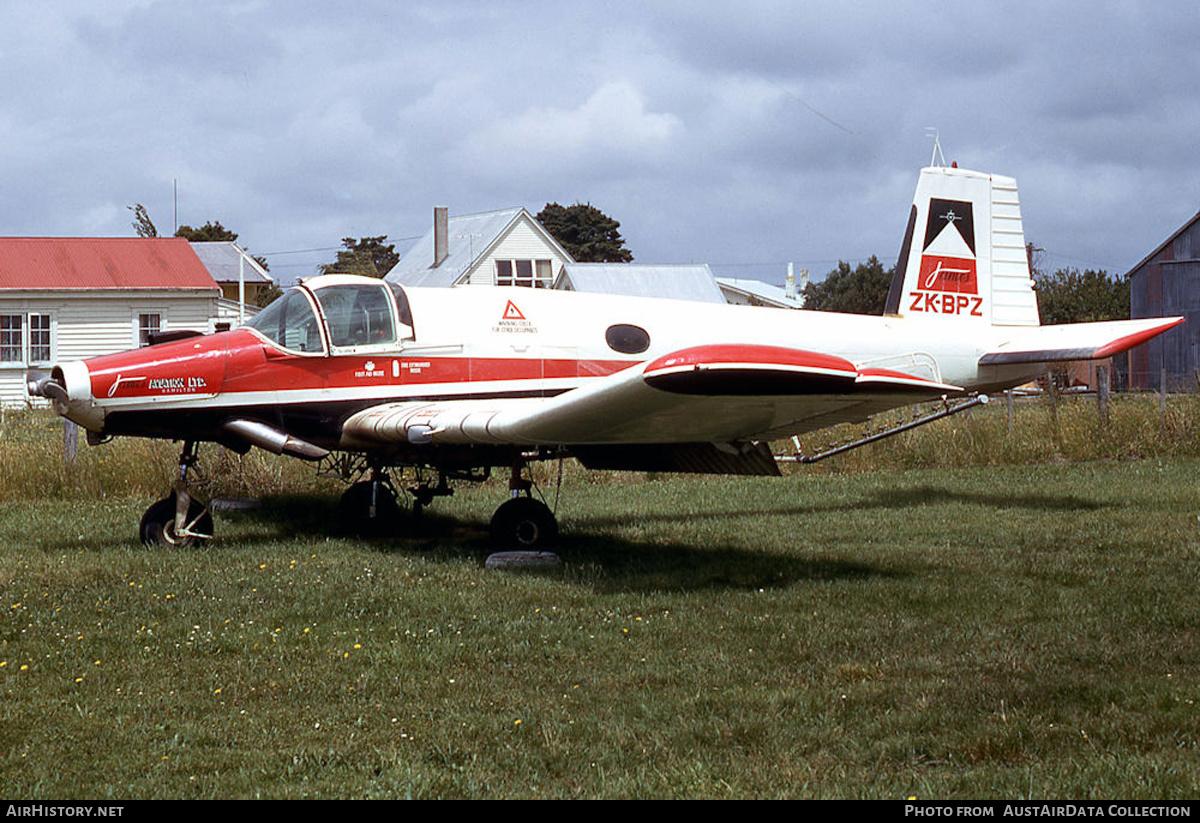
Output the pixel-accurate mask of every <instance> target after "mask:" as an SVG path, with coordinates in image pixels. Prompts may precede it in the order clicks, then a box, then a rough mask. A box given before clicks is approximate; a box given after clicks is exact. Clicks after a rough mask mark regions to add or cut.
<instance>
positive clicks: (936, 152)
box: [925, 126, 946, 168]
mask: <svg viewBox="0 0 1200 823" xmlns="http://www.w3.org/2000/svg"><path fill="white" fill-rule="evenodd" d="M925 136H926V137H932V138H933V157H931V158H930V159H929V165H931V166H941V167H943V168H945V166H946V158H945V156H944V155H943V154H942V140H941V134H940V133H939V132H938V130H937V129H936V128H934V127H933V126H926V127H925Z"/></svg>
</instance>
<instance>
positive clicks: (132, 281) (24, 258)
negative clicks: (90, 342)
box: [0, 237, 217, 291]
mask: <svg viewBox="0 0 1200 823" xmlns="http://www.w3.org/2000/svg"><path fill="white" fill-rule="evenodd" d="M216 288H217V284H216V281H214V280H213V278H212V275H210V274H209V273H208V270H207V269H206V268H205V267H204V264H203V263H201V262H200V258H199V257H197V256H196V253H195V252H194V251H193V250H192V247H191V245H190V244H189V243H188V241H187V240H185V239H183V238H182V237H0V289H13V290H15V289H21V290H39V291H40V290H45V289H81V290H83V289H216Z"/></svg>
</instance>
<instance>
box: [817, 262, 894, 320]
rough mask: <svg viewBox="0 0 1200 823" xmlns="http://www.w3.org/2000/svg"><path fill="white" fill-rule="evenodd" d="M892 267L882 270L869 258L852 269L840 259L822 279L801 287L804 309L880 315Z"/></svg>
mask: <svg viewBox="0 0 1200 823" xmlns="http://www.w3.org/2000/svg"><path fill="white" fill-rule="evenodd" d="M895 268H896V267H895V266H893V267H892V268H890V269H885V268H884V267H883V264H882V263H880V262H879V258H877V257H876V256H875V255H871V258H870V259H869V260H867V262H865V263H859V264H858V265H857V266H855V267H854V268H853V269H851V268H850V264H849V263H847V262H845V261H844V260H839V261H838V267H837V268H836V269H834V270H833V271H831V272H829V274H827V275H825V279H824V280H821V281H819V282H812V283H809V284H808V285H807V286H805V287H804V308H806V309H815V310H817V311H835V312H846V313H850V314H883V310H884V308H885V307H886V306H887V295H888V289H889V288H890V287H891V284H892V273H893V272H894V271H895Z"/></svg>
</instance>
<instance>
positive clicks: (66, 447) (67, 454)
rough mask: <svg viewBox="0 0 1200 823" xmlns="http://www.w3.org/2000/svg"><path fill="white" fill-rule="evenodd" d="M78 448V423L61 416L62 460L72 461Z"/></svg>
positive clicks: (65, 461)
mask: <svg viewBox="0 0 1200 823" xmlns="http://www.w3.org/2000/svg"><path fill="white" fill-rule="evenodd" d="M78 450H79V424H78V423H76V422H75V421H74V420H68V419H67V418H65V417H64V418H63V462H64V463H74V462H75V453H76V452H77V451H78Z"/></svg>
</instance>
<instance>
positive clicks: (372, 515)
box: [338, 477, 404, 537]
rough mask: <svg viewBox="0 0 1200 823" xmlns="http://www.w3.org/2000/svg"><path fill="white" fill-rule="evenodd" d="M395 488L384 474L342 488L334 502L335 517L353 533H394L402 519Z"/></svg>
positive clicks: (375, 535) (375, 534)
mask: <svg viewBox="0 0 1200 823" xmlns="http://www.w3.org/2000/svg"><path fill="white" fill-rule="evenodd" d="M403 516H404V514H403V510H402V509H401V508H400V503H399V500H398V498H397V496H396V491H395V490H394V489H393V488H392V484H391V482H390V481H388V480H387V478H386V477H376V478H372V479H371V480H363V481H360V482H358V483H355V484H354V485H353V486H351V487H350V488H348V489H346V491H345V493H344V494H343V495H342V499H341V501H340V502H339V503H338V520H339V522H340V523H341V525H342V527H343V528H345V529H346V530H348V531H350V532H353V533H355V534H363V535H368V536H373V537H383V536H386V535H390V534H395V532H396V530H397V529H398V528H399V527H400V522H401V520H402V519H403Z"/></svg>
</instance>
